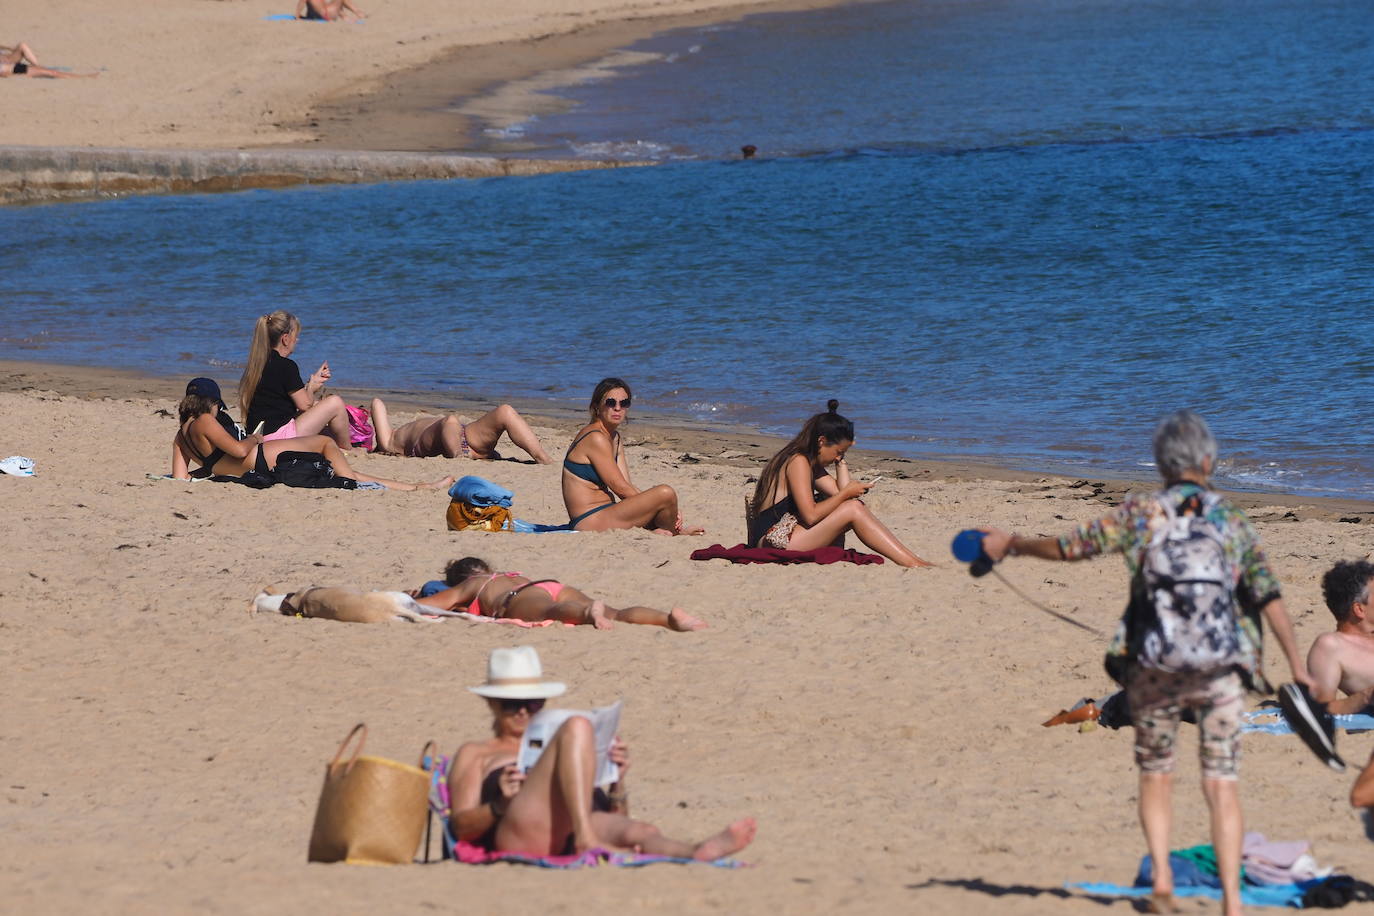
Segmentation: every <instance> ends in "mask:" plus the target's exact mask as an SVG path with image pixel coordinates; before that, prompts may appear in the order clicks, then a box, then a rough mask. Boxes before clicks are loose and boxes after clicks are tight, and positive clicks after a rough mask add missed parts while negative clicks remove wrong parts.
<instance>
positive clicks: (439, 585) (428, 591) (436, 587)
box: [419, 579, 448, 598]
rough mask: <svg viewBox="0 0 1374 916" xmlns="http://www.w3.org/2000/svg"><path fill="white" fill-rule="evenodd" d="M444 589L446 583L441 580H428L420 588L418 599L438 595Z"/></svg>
mask: <svg viewBox="0 0 1374 916" xmlns="http://www.w3.org/2000/svg"><path fill="white" fill-rule="evenodd" d="M446 588H448V583H447V582H445V581H444V580H443V579H430V580H429V581H428V582H426V583H425V584H424V585H422V586H420V595H419V597H421V598H428V597H429V596H430V595H437V594H439V593H440V592H442V591H443V590H444V589H446Z"/></svg>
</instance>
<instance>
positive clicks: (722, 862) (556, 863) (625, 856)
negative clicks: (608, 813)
mask: <svg viewBox="0 0 1374 916" xmlns="http://www.w3.org/2000/svg"><path fill="white" fill-rule="evenodd" d="M453 860H454V861H455V862H460V863H462V864H464V865H494V864H496V863H497V862H507V863H509V864H511V865H532V866H534V867H535V868H557V869H575V868H589V867H594V866H598V865H609V866H611V867H612V868H642V867H644V866H645V865H709V866H711V867H713V868H745V867H747V866H746V865H745V864H744V863H743V862H739V861H736V860H735V859H716V860H715V861H714V862H703V861H701V860H699V859H687V858H683V857H681V856H651V855H645V854H644V853H638V852H612V851H611V850H609V849H589V850H587V851H586V852H584V853H579V854H575V855H566V856H529V855H522V854H521V853H516V852H490V851H488V850H486V849H483V848H481V847H480V846H474V845H472V844H471V843H468V842H466V841H464V840H459V841H458V842H457V843H455V844H453Z"/></svg>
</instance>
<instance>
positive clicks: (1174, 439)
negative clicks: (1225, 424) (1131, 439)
mask: <svg viewBox="0 0 1374 916" xmlns="http://www.w3.org/2000/svg"><path fill="white" fill-rule="evenodd" d="M1154 449H1155V467H1157V468H1158V469H1159V473H1160V476H1162V477H1163V478H1164V479H1165V480H1178V479H1179V478H1180V477H1182V476H1183V475H1184V473H1186V472H1188V471H1202V470H1203V464H1204V463H1206V462H1209V461H1210V462H1211V465H1212V467H1215V466H1216V462H1217V440H1216V437H1214V436H1213V435H1212V431H1211V430H1210V429H1209V428H1208V427H1207V421H1206V420H1204V419H1202V417H1200V416H1198V415H1197V414H1196V413H1194V412H1193V411H1191V410H1176V411H1174V412H1173V413H1171V414H1169V415H1168V416H1167V417H1165V418H1164V419H1162V420H1160V421H1159V425H1158V426H1156V427H1155V436H1154Z"/></svg>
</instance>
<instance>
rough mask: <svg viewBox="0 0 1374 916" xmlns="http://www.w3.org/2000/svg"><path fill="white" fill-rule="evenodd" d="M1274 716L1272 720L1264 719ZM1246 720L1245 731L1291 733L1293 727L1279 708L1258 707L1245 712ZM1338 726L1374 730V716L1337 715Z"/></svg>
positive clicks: (1242, 728)
mask: <svg viewBox="0 0 1374 916" xmlns="http://www.w3.org/2000/svg"><path fill="white" fill-rule="evenodd" d="M1270 718H1272V721H1263V720H1266V719H1270ZM1244 719H1245V721H1243V722H1241V723H1240V730H1241V731H1243V732H1263V733H1264V734H1266V735H1291V734H1293V729H1292V728H1290V727H1289V725H1288V723H1287V722H1285V721H1284V719H1283V716H1282V715H1281V714H1280V713H1279V711H1278V709H1272V708H1266V709H1256V710H1254V711H1253V712H1247V713H1245V714H1244ZM1335 719H1336V727H1337V728H1343V729H1345V730H1346V731H1348V732H1363V731H1371V730H1374V716H1371V715H1366V714H1365V713H1357V714H1355V715H1351V716H1336V717H1335Z"/></svg>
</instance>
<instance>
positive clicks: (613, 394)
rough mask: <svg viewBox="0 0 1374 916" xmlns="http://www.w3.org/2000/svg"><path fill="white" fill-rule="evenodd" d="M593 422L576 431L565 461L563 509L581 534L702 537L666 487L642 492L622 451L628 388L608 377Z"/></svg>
mask: <svg viewBox="0 0 1374 916" xmlns="http://www.w3.org/2000/svg"><path fill="white" fill-rule="evenodd" d="M588 410H589V412H590V414H591V422H590V423H588V424H587V425H586V426H584V427H582V428H581V429H580V430H578V432H577V435H576V436H574V437H573V441H572V445H570V446H568V453H567V454H566V455H565V456H564V457H563V504H564V505H565V506H566V507H567V509H568V525H569V527H571V528H573V529H575V530H577V531H609V530H612V529H623V528H647V529H649V530H650V531H653V532H655V533H657V534H703V533H705V531H706V529H705V528H697V527H693V526H689V525H687V524H685V523H684V522H683V521H682V515H681V513H679V512H678V504H677V492H676V491H675V490H673V488H672V487H670V486H668V485H667V484H659V485H658V486H656V487H650V488H649V489H647V490H639V489H636V488H635V485H634V484H632V483H630V466H629V465H628V464H627V463H626V461H625V452H624V451H623V450H622V449H621V447H620V427H621V425H622V424H623V423H624V422H625V420H626V419H627V418H628V415H629V410H630V386H629V385H627V384H626V383H625V382H623V381H621V380H620V379H618V378H604V379H602V380H601V381H600V382H599V383H597V386H596V388H595V390H593V391H592V400H591V404H590V405H589V407H588Z"/></svg>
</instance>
